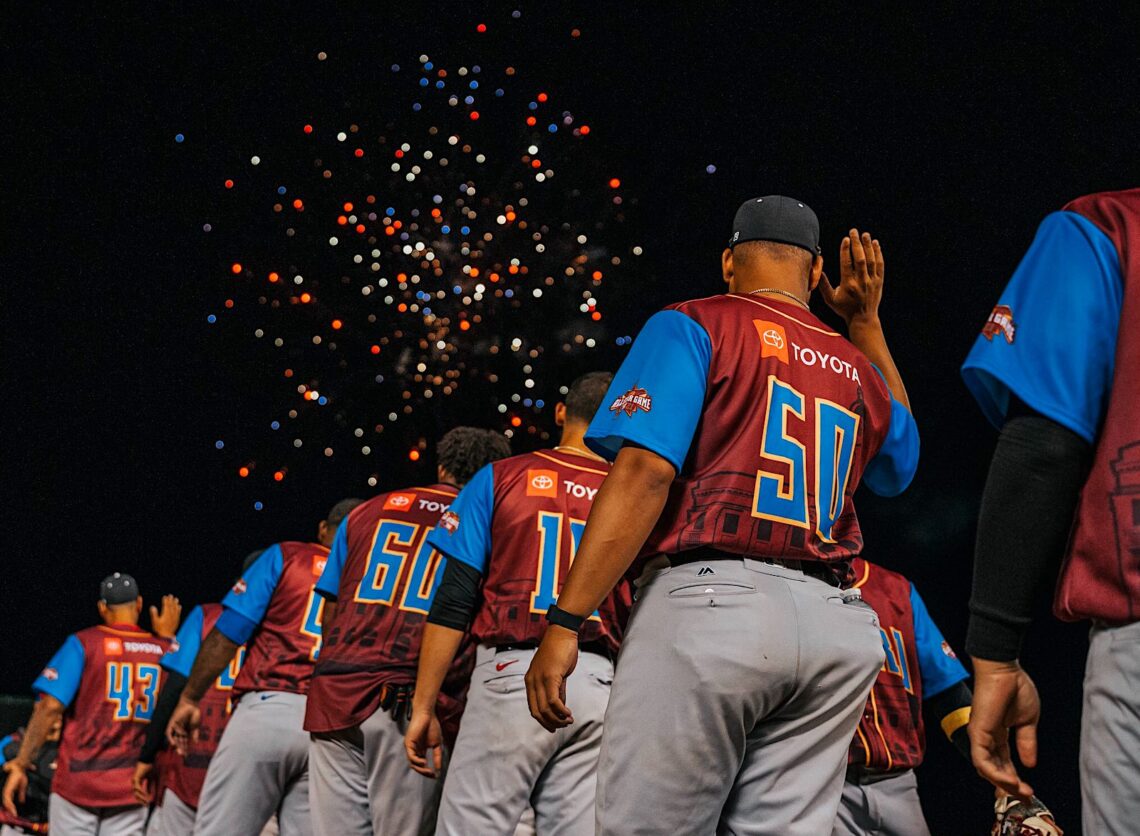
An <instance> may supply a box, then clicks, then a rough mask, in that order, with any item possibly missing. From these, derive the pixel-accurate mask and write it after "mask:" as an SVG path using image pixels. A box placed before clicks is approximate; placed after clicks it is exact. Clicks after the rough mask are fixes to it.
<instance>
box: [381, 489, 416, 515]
mask: <svg viewBox="0 0 1140 836" xmlns="http://www.w3.org/2000/svg"><path fill="white" fill-rule="evenodd" d="M415 501H416V495H415V494H414V493H394V494H392V495H391V496H389V497H388V498H387V499H386V500H385V501H384V510H385V511H407V510H408V509H409V508H411V507H412V503H413V502H415Z"/></svg>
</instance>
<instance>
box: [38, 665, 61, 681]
mask: <svg viewBox="0 0 1140 836" xmlns="http://www.w3.org/2000/svg"><path fill="white" fill-rule="evenodd" d="M40 676H42V677H43V678H44V679H46V680H47V681H48V682H55V681H56V680H57V679H59V671H57V670H56V669H55V668H44V672H43V673H42V674H40Z"/></svg>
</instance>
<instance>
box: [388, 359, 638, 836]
mask: <svg viewBox="0 0 1140 836" xmlns="http://www.w3.org/2000/svg"><path fill="white" fill-rule="evenodd" d="M610 379H611V375H610V374H609V373H603V372H593V373H591V374H587V375H584V376H582V377H580V378H578V379H577V380H576V381H574V384H573V385H572V386H571V387H570V389H569V391H568V393H567V395H566V402H565V403H564V404H559V405H558V406H557V407H556V411H555V420H556V421H557V422H558V423H559V424H560V425H561V426H562V437H561V441H560V443H559V444H558V446H557V447H555V448H554V449H553V450H542V451H538V452H534V453H527V454H524V455H521V456H514V457H512V458H509V459H503V460H502V461H498V462H495V463H494V464H492V465H489V466H487V467H484V468H483V469H482V470H480V471H479V472H478V473H476V474H475V476H474V477H473V478H472V479H471V481H470V482H469V483H468V484H467V486H466V487H465V488H464V489H463V490H462V491H461V492H460V494H459V496H458V497H457V498H456V499H455V501H454V502H453V503H452V504H451V507H450V508H449V509H448V511H447V513H445V514H444V515H443V517H442V518H441V519H440V521H439V525H438V526H437V527H436V528H435V530H434V531H433V532H432V533H431V534H430V535H429V536H428V543H429V544H430V545H431V546H434V547H435V548H436V549H438V550H439V551H441V552H443V553H444V554H445V555H447V566H446V568H445V571H444V577H443V583H442V584H441V586H440V588H439V590H438V592H437V594H436V598H435V601H434V602H433V603H432V606H431V610H430V613H429V615H428V624H427V626H426V627H425V628H424V635H423V644H422V647H421V649H420V660H419V670H418V673H417V676H416V685H415V695H414V698H413V710H412V711H413V713H412V719H411V722H410V723H409V725H408V729H407V734H406V736H405V741H406V747H407V754H408V760H409V762H410V763H411V765H412V768H413V769H415V771H416V772H418V773H419V774H421V775H426V776H429V777H435V776H438V775H439V774H440V773H441V768H442V752H441V731H440V724H439V720H438V718H437V716H436V701H437V697H438V695H439V694H440V691H441V688H442V686H443V683H444V681H445V679H446V677H447V673H448V670H449V667H450V665H451V663H452V660H453V659H454V657H455V655H456V653H457V651H458V649H459V648H460V646H461V644H462V642H463V639H464V634H465V632H466V631H467V630H468V628H470V635H471V637H472V638H473V639H474V641H475V642H477V643H478V647H477V649H476V657H475V671H474V673H473V674H472V678H471V688H470V691H469V693H468V697H467V708H466V710H465V711H464V714H463V723H462V725H461V726H460V728H459V737H458V739H457V740H456V741H455V751H454V752H453V754H452V756H451V763H450V764H449V766H448V772H447V780H446V781H445V782H444V785H443V797H442V799H441V801H440V808H439V821H438V826H437V829H436V833H438V834H447V836H453V835H454V834H470V833H486V834H510V833H514V832H515V828H516V826H517V825H518V823H519V821H520V819H521V818H522V816H523V813H524V811H525V810H526V808H527V807H528V806H533V808H534V815H535V829H536V830H537V832H539V833H542V834H544V836H546V834H588V833H592V832H593V807H594V786H595V781H594V774H595V769H596V766H597V759H598V749H599V746H600V744H601V733H602V716H603V714H604V713H605V710H606V701H607V699H608V698H609V690H610V682H611V681H612V680H613V659H614V657H615V655H616V653H617V649H618V646H619V644H620V642H621V636H622V627H623V625H624V623H625V618H626V615H627V611H628V607H629V604H630V594H629V589H628V587H627V586H624V585H620V584H619V585H618V586H617V588H616V589H615V590H613V591H612V592H611V591H609V590H607V592H609V594H608V595H606V596H605V597H604V599H603V598H601V597H600V598H599V599H598V602H597V606H596V607H595V608H594V609H593V610H592V611H591V613H590V615H589V617H588V619H586V621H587V622H588V623H587V624H586V626H585V627H584V628H583V630H582V634H581V641H582V650H583V651H584V652H583V654H582V663H581V665H580V666H579V669H578V671H577V673H576V674H575V676H574V677H572V678H571V679H570V680H569V682H568V683H567V687H568V688H569V689H570V692H571V693H572V694H573V695H574V696H575V697H576V699H577V701H578V703H579V705H580V707H581V713H580V715H579V717H580V721H579V723H578V724H577V725H576V726H575V727H574V728H570V729H565V730H563V731H561V732H560V733H558V734H556V735H553V736H551V735H546V734H543V733H542V731H541V730H540V729H539V728H538V727H536V726H535V725H534V724H533V723H531V722H530V721H529V720H527V719H526V714H525V710H524V708H525V706H524V703H523V700H524V697H525V694H526V692H525V690H524V687H523V681H522V679H523V673H524V672H525V670H526V665H527V662H528V661H529V660H530V658H531V657H532V656H533V655H534V651H535V648H536V646H537V643H538V639H539V638H540V637H541V636H542V630H543V626H544V622H543V615H544V614H545V612H546V610H547V608H548V607H549V606H550V605H551V604H553V603H554V600H555V598H556V597H557V595H558V587H559V584H560V583H561V581H562V579H563V578H564V577H565V576H566V572H567V570H568V569H569V567H570V564H571V562H572V561H573V560H574V551H575V547H576V545H577V543H578V539H579V537H580V536H581V533H582V528H583V526H584V525H585V521H586V518H587V516H589V513H590V506H591V503H592V501H593V499H594V497H595V496H596V495H597V492H598V488H600V487H601V485H602V480H603V479H605V478H606V473H607V472H608V471H609V466H608V465H607V464H606V463H605V462H604V461H603V460H602V459H601V458H600V457H598V456H596V455H594V454H593V453H591V452H590V451H589V450H587V449H586V448H585V447H584V446H583V444H582V435H583V433H585V431H586V427H587V425H588V424H589V421H590V417H591V416H592V415H593V414H594V412H595V411H596V410H597V408H598V405H599V404H600V403H601V401H602V397H603V396H604V395H605V391H606V386H607V385H608V384H609V382H610Z"/></svg>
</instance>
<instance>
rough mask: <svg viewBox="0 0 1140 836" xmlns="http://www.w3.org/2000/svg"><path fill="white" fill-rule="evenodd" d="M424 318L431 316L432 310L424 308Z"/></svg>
mask: <svg viewBox="0 0 1140 836" xmlns="http://www.w3.org/2000/svg"><path fill="white" fill-rule="evenodd" d="M424 316H431V308H424Z"/></svg>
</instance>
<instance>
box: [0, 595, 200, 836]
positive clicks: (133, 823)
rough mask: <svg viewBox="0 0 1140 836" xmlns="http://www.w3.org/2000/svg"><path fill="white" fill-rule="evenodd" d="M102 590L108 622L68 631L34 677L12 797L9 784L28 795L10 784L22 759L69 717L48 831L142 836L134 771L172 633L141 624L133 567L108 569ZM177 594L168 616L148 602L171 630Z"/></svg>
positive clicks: (159, 624)
mask: <svg viewBox="0 0 1140 836" xmlns="http://www.w3.org/2000/svg"><path fill="white" fill-rule="evenodd" d="M99 591H100V597H99V615H100V616H101V617H102V619H103V624H102V625H100V626H98V627H89V628H87V629H86V630H80V631H79V632H78V633H75V634H74V635H72V636H69V637H68V639H67V641H66V642H64V644H63V647H61V648H60V649H59V652H57V653H56V654H55V656H53V657H52V660H51V661H50V662H49V663H48V666H47V667H46V668H44V671H43V673H41V674H40V676H39V678H38V679H37V680H36V681H35V684H34V685H33V686H32V687H33V689H34V690H35V691H36V692H37V693H38V694H39V695H40V700H39V702H38V703H37V704H36V708H35V712H34V713H33V715H32V719H31V721H30V723H29V724H28V729H27V732H26V734H25V737H24V741H23V744H22V745H21V747H20V752H19V754H18V755H17V757H16V758H15V759H14V760H13V761H11V762H9V763H8V764H5V769H6V770H7V771H8V772H9V775H8V783H7V786H6V787H5V791H4V800H5V806H6V807H7V806H8V802H9V800H10V797H11V795H12V791H16V792H15V794H16V795H17V796H19V795H22V793H23V788H22V787H15V786H13V784H14V783H19V782H20V779H21V778H22V779H23V781H24V782H25V783H26V781H27V778H26V776H25V775H24V770H25V769H26V767H24V766H23V764H24V763H27V762H30V761H32V760H34V759H35V757H36V754H37V752H38V750H39V748H40V745H41V744H42V743H43V741H44V739H45V738H46V736H47V732H48V731H49V730H50V729H51V728H52V726H53V725H54V723H55V722H56V721H57V720H58V718H59V717H61V716H62V717H63V719H64V725H63V736H62V738H61V740H60V746H59V760H58V766H57V768H56V772H55V778H54V779H53V782H52V788H51V800H50V802H49V811H48V820H49V822H50V826H51V832H52V833H53V834H62V836H78V835H79V834H83V836H89V834H102V836H142V832H143V827H144V826H145V824H146V812H147V811H146V807H144V806H142V805H140V804H139V803H138V802H137V801H136V800H135V799H134V797H133V795H132V794H131V771H132V770H133V769H134V763H135V757H136V755H137V754H138V750H139V747H140V746H141V745H142V740H143V735H144V734H145V732H146V727H147V724H148V723H149V722H150V719H151V715H152V714H153V713H154V708H155V703H156V702H157V700H158V690H159V688H160V687H161V684H162V668H160V667H159V664H158V661H159V659H161V658H162V654H163V653H165V652H166V649H167V647H169V645H170V639H169V638H164V637H159V636H155V635H153V634H152V633H148V632H147V631H146V630H143V629H142V628H140V627H139V626H138V618H139V613H140V612H141V611H142V598H140V597H139V590H138V586H137V584H136V583H135V580H134V578H132V577H131V576H130V575H123V574H119V573H115V574H114V575H111V576H110V577H108V578H106V579H104V581H103V583H102V584H101V585H100V588H99ZM170 601H171V604H170V605H167V602H165V601H164V608H163V616H161V617H156V612H155V610H154V608H153V607H152V608H151V621H152V623H153V626H154V627H155V629H156V630H158V631H160V632H162V633H165V634H167V635H169V636H173V635H174V631H175V630H176V629H177V627H178V618H179V617H180V614H181V613H180V610H179V609H178V607H177V603H176V602H175V601H174V599H170ZM168 606H169V611H168ZM167 616H169V617H167ZM19 800H21V801H22V800H23V799H22V798H20V799H19Z"/></svg>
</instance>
